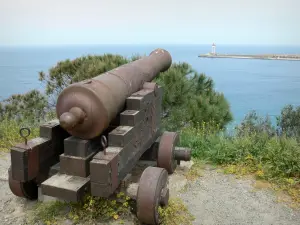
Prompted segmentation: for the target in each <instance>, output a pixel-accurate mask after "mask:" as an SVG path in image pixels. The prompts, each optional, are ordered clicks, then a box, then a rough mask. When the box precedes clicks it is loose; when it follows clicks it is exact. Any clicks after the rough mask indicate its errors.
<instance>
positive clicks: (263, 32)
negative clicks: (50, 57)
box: [0, 0, 300, 45]
mask: <svg viewBox="0 0 300 225" xmlns="http://www.w3.org/2000/svg"><path fill="white" fill-rule="evenodd" d="M299 10H300V0H0V45H66V44H70V45H76V44H211V43H212V42H216V43H218V44H249V45H260V44H263V45H300V29H299V26H300V25H299V24H300V13H299V12H300V11H299Z"/></svg>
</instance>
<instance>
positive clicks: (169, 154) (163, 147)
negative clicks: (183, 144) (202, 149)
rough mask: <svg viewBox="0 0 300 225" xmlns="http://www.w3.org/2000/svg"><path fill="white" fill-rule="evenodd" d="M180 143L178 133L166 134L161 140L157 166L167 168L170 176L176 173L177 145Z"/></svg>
mask: <svg viewBox="0 0 300 225" xmlns="http://www.w3.org/2000/svg"><path fill="white" fill-rule="evenodd" d="M178 141H179V135H178V134H177V133H176V132H164V133H163V134H162V136H161V138H160V142H159V146H158V153H157V166H158V167H161V168H165V169H166V170H167V171H168V173H169V174H172V173H174V171H175V169H176V167H177V161H176V159H175V145H176V144H177V143H178Z"/></svg>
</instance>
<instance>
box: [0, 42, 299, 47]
mask: <svg viewBox="0 0 300 225" xmlns="http://www.w3.org/2000/svg"><path fill="white" fill-rule="evenodd" d="M213 43H216V47H217V46H291V47H300V44H246V43H245V44H226V43H219V44H218V43H217V42H212V43H85V44H84V43H82V44H0V47H67V46H113V45H114V46H126V45H127V46H128V45H129V46H140V45H143V46H145V45H151V46H153V45H165V46H166V45H169V46H170V45H171V46H174V45H181V46H189V45H192V46H196V45H198V46H200V45H202V46H203V45H208V46H211V45H212V44H213Z"/></svg>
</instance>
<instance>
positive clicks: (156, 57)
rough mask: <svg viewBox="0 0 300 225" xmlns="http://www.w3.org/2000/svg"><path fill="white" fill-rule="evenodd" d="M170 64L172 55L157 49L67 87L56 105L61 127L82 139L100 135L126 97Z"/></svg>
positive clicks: (122, 105) (118, 110) (121, 106)
mask: <svg viewBox="0 0 300 225" xmlns="http://www.w3.org/2000/svg"><path fill="white" fill-rule="evenodd" d="M171 64H172V58H171V55H170V53H169V52H168V51H166V50H164V49H156V50H154V51H152V52H151V53H150V55H149V56H146V57H143V58H141V59H139V60H136V61H133V62H131V63H128V64H125V65H122V66H120V67H117V68H115V69H113V70H110V71H108V72H106V73H103V74H101V75H99V76H96V77H94V78H92V79H88V80H84V81H81V82H78V83H74V84H72V85H70V86H68V87H66V88H65V89H64V90H63V91H62V92H61V94H60V95H59V96H58V100H57V105H56V113H57V117H58V118H59V122H60V125H61V127H63V128H64V129H65V130H67V131H68V132H69V133H70V134H71V135H73V136H75V137H79V138H82V139H92V138H94V137H96V136H98V135H100V134H101V133H102V132H103V131H104V130H105V129H106V128H107V127H108V126H109V123H110V122H111V121H112V120H113V119H114V118H115V117H116V116H117V114H118V113H119V112H120V110H122V108H123V107H124V105H125V101H126V98H127V97H129V96H130V95H131V94H133V93H135V92H137V91H139V90H140V89H141V88H142V87H143V84H144V83H145V82H150V81H152V80H153V79H154V78H155V77H156V76H157V75H158V74H159V73H160V72H164V71H166V70H168V69H169V67H170V66H171Z"/></svg>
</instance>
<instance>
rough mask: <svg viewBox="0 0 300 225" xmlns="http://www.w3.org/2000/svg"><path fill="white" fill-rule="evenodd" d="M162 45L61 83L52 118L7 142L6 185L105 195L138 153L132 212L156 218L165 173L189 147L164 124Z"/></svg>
mask: <svg viewBox="0 0 300 225" xmlns="http://www.w3.org/2000/svg"><path fill="white" fill-rule="evenodd" d="M171 64H172V58H171V55H170V54H169V52H168V51H166V50H163V49H156V50H154V51H153V52H151V53H150V55H149V56H145V57H143V58H141V59H138V60H136V61H133V62H130V63H128V64H125V65H122V66H120V67H117V68H115V69H113V70H110V71H108V72H106V73H103V74H100V75H99V76H96V77H94V78H92V79H88V80H84V81H81V82H78V83H74V84H71V85H69V86H68V87H66V88H65V89H64V90H63V91H62V92H61V93H60V94H59V96H58V99H57V104H56V113H57V119H56V120H53V121H49V122H46V123H44V124H42V125H41V126H40V134H39V137H37V138H33V139H30V140H27V138H28V136H29V134H30V130H29V129H27V128H22V129H21V130H20V134H21V136H22V137H23V138H24V139H25V140H24V142H23V143H18V144H16V145H15V146H13V147H12V148H11V166H10V168H9V170H8V178H9V179H8V180H9V187H10V189H11V191H12V193H13V194H14V195H16V196H19V197H22V198H26V199H29V200H36V199H37V198H38V195H39V194H38V193H39V191H41V193H42V194H44V195H47V196H52V197H56V198H58V199H62V200H66V201H71V202H79V201H82V200H83V197H84V195H86V194H90V195H92V196H97V197H104V198H109V197H110V196H112V195H113V194H114V193H116V192H117V191H118V190H120V186H121V185H122V184H123V183H124V180H126V179H127V178H128V175H129V174H130V173H131V171H132V170H133V168H134V167H135V166H136V165H137V163H138V162H139V161H142V160H148V161H153V162H155V163H156V164H155V166H148V167H147V168H146V169H145V170H144V171H143V172H142V175H141V177H140V179H139V182H138V189H137V191H136V196H135V200H136V205H137V207H136V208H137V212H136V214H137V217H138V219H139V220H140V221H141V222H143V223H146V224H158V223H159V214H158V206H166V205H167V204H168V199H169V187H168V176H169V174H172V173H174V171H175V169H176V167H177V165H178V164H180V161H189V160H190V159H191V150H190V149H188V148H183V147H177V145H178V143H179V134H178V133H177V132H168V131H162V129H161V114H162V97H163V88H162V87H161V86H159V85H157V84H156V83H155V82H153V79H154V78H155V77H156V76H158V75H159V74H160V73H161V72H164V71H166V70H168V69H169V67H170V66H171Z"/></svg>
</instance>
